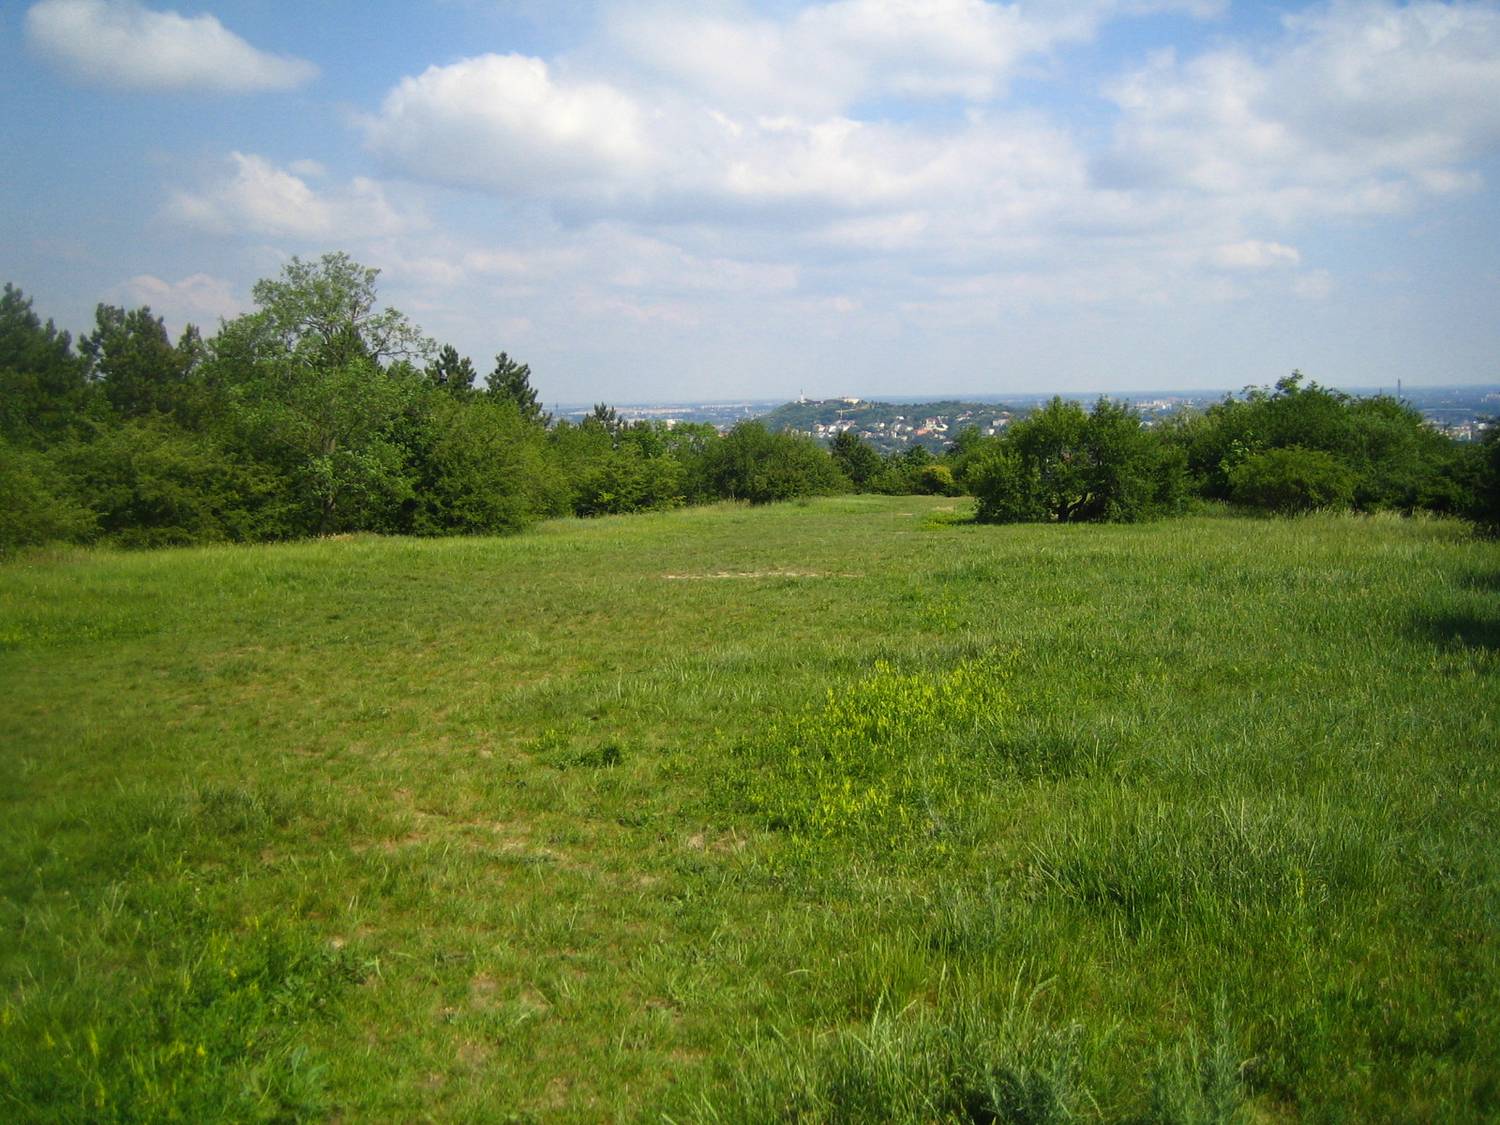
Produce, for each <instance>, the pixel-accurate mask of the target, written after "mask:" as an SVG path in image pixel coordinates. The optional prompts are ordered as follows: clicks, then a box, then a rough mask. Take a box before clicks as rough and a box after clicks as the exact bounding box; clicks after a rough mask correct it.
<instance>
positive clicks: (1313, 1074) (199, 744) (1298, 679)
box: [0, 496, 1500, 1122]
mask: <svg viewBox="0 0 1500 1125" xmlns="http://www.w3.org/2000/svg"><path fill="white" fill-rule="evenodd" d="M967 503H968V502H966V501H962V500H959V501H954V500H945V499H941V498H924V497H870V496H861V497H840V498H830V499H821V500H815V501H811V502H804V503H796V504H782V505H773V506H768V507H763V508H749V507H745V506H737V505H719V506H711V507H703V508H692V509H686V510H681V511H675V512H668V513H659V514H647V515H633V516H624V517H606V518H601V519H595V520H587V521H581V520H561V521H552V522H548V523H545V524H543V525H541V526H540V527H539V528H538V529H536V530H534V531H532V532H529V533H526V534H522V535H519V536H514V537H510V538H499V539H497V538H483V539H481V538H468V539H465V538H450V539H434V540H418V539H401V538H379V537H374V536H369V537H364V536H360V537H354V538H346V539H332V540H322V541H315V542H302V543H292V544H285V545H270V546H254V547H245V546H233V547H203V548H191V549H177V550H163V551H151V552H139V553H128V552H121V551H115V550H87V549H82V548H78V549H72V548H70V549H64V550H56V551H41V552H34V553H31V554H28V555H24V556H22V557H20V558H18V559H16V560H13V561H11V562H8V563H5V564H3V565H0V685H3V695H4V700H5V703H4V706H3V707H0V802H3V811H0V815H3V820H0V935H3V938H0V1117H4V1118H5V1119H6V1120H15V1121H45V1120H122V1121H123V1120H164V1119H169V1118H171V1117H174V1116H175V1117H177V1118H180V1119H183V1120H195V1121H207V1120H292V1119H310V1120H322V1119H329V1120H338V1121H343V1122H353V1121H389V1120H424V1119H433V1120H454V1121H459V1120H495V1121H507V1120H516V1121H532V1120H535V1121H601V1120H627V1121H633V1120H647V1121H659V1120H670V1121H676V1122H688V1121H744V1122H753V1121H763V1120H774V1119H785V1120H809V1121H819V1120H829V1121H832V1120H870V1121H881V1120H908V1121H939V1120H963V1121H967V1120H981V1121H983V1120H1001V1121H1016V1122H1033V1121H1036V1122H1040V1121H1061V1120H1075V1119H1077V1120H1085V1121H1090V1120H1105V1121H1142V1122H1144V1121H1159V1122H1169V1121H1180V1122H1196V1121H1220V1120H1246V1121H1374V1120H1408V1121H1437V1120H1475V1119H1485V1118H1494V1117H1497V1116H1500V871H1497V857H1500V843H1497V838H1496V828H1495V826H1496V825H1497V824H1500V792H1497V788H1496V779H1497V766H1496V750H1497V748H1500V737H1497V735H1500V711H1497V700H1500V692H1497V687H1500V546H1497V545H1496V544H1495V543H1494V542H1486V541H1484V540H1481V539H1478V538H1476V537H1474V536H1473V535H1472V533H1471V532H1470V531H1469V530H1468V529H1467V528H1466V527H1465V525H1463V524H1460V523H1458V522H1455V521H1448V520H1439V519H1401V518H1398V517H1393V516H1392V517H1387V516H1380V517H1360V516H1349V515H1327V516H1323V515H1317V516H1310V517H1305V518H1298V519H1291V520H1269V519H1250V518H1240V517H1236V516H1232V515H1229V514H1225V513H1221V512H1209V513H1208V514H1201V515H1196V516H1191V517H1186V518H1181V519H1174V520H1169V521H1164V522H1158V523H1150V524H1143V525H1138V526H1126V525H1111V526H1055V525H1053V526H1038V525H1018V526H1004V527H993V526H978V525H974V524H972V523H968V522H966V521H965V519H964V515H965V510H966V505H967Z"/></svg>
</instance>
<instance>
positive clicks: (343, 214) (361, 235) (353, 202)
mask: <svg viewBox="0 0 1500 1125" xmlns="http://www.w3.org/2000/svg"><path fill="white" fill-rule="evenodd" d="M228 163H229V165H230V175H228V176H226V177H224V178H221V179H220V180H219V181H218V182H216V183H214V184H212V185H210V186H209V187H207V188H206V189H204V190H201V191H197V192H191V191H179V192H177V193H176V194H175V195H174V196H173V197H172V200H171V202H170V203H169V204H168V207H167V216H168V218H170V219H173V220H175V221H177V222H181V223H183V224H185V225H187V226H191V227H195V228H197V229H199V230H204V231H208V232H210V233H213V234H256V235H262V236H269V237H273V238H291V239H297V240H302V241H308V240H340V239H347V240H356V239H357V240H361V241H362V240H365V239H368V238H375V237H381V236H385V235H392V234H397V233H400V232H401V231H403V230H406V229H409V228H410V227H412V226H414V225H417V224H416V221H415V220H413V219H411V218H409V217H407V216H404V215H402V214H400V213H399V212H398V211H397V210H396V208H395V207H394V206H392V204H391V203H390V202H389V200H388V199H387V198H386V194H385V190H384V188H383V187H382V186H381V185H380V184H378V183H376V182H375V181H374V180H370V179H366V178H365V177H362V176H356V177H354V178H353V179H352V180H350V181H349V183H348V184H347V185H345V186H343V187H335V188H333V189H331V190H329V191H325V192H320V191H318V190H316V189H314V188H312V187H311V186H309V185H308V183H307V181H306V180H304V179H302V178H301V177H300V176H297V175H295V174H294V173H292V172H291V171H288V170H287V169H284V168H278V167H276V166H275V165H274V164H272V163H271V162H270V161H268V160H266V159H265V158H264V157H262V156H256V155H253V154H249V155H247V154H245V153H240V152H235V153H231V154H230V156H229V161H228Z"/></svg>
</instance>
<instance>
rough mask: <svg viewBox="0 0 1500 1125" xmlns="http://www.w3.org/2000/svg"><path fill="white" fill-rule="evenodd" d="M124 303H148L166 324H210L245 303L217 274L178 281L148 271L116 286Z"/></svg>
mask: <svg viewBox="0 0 1500 1125" xmlns="http://www.w3.org/2000/svg"><path fill="white" fill-rule="evenodd" d="M117 294H118V297H117V299H118V300H121V301H122V302H123V303H124V304H126V305H149V306H151V309H152V310H153V311H154V312H155V313H156V314H157V315H158V316H160V317H162V318H163V319H164V320H166V321H167V322H168V323H170V324H172V325H174V326H179V325H186V324H197V325H199V326H202V327H209V326H212V324H213V323H214V322H216V321H217V320H218V319H219V318H220V317H223V318H225V319H229V318H231V317H234V316H238V315H239V314H240V313H241V312H243V311H244V310H245V308H246V303H245V302H244V301H241V300H240V299H239V298H238V297H236V296H235V294H234V286H233V285H232V284H231V283H230V282H228V281H226V280H224V279H223V278H220V277H212V276H210V275H209V274H206V273H195V274H192V275H191V276H189V277H184V278H182V279H181V280H179V281H164V280H162V279H161V278H159V277H155V276H153V275H152V274H149V273H143V274H138V275H137V276H135V277H132V278H131V279H130V280H129V281H127V282H125V283H124V284H123V285H120V286H119V287H118V289H117Z"/></svg>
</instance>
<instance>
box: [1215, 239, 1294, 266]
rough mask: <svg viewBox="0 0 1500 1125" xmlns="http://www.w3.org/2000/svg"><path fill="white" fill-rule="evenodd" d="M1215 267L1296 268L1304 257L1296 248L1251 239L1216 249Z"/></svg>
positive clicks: (1226, 244)
mask: <svg viewBox="0 0 1500 1125" xmlns="http://www.w3.org/2000/svg"><path fill="white" fill-rule="evenodd" d="M1210 258H1211V259H1212V261H1213V263H1214V265H1216V266H1219V267H1220V268H1221V269H1227V270H1263V269H1269V268H1271V267H1272V266H1295V265H1296V264H1297V263H1299V262H1300V261H1302V255H1301V253H1299V252H1298V250H1297V248H1296V247H1295V246H1283V245H1282V244H1281V243H1279V242H1261V241H1259V240H1257V239H1249V240H1247V241H1245V242H1230V243H1225V244H1224V245H1223V246H1219V247H1216V248H1215V249H1214V251H1213V253H1212V254H1211V255H1210Z"/></svg>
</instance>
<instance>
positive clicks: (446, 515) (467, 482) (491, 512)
mask: <svg viewBox="0 0 1500 1125" xmlns="http://www.w3.org/2000/svg"><path fill="white" fill-rule="evenodd" d="M426 443H427V444H426V456H425V458H424V461H423V465H422V468H423V470H424V472H425V479H424V480H423V482H422V484H421V487H419V488H417V489H416V490H415V495H416V501H417V503H418V508H417V511H416V514H415V515H414V517H413V520H412V530H413V531H415V532H417V533H418V534H422V535H442V534H452V533H457V534H461V535H498V534H504V533H508V532H514V531H519V530H520V529H522V528H524V527H526V526H528V525H529V524H531V523H532V522H533V521H534V520H535V519H536V517H537V513H538V512H540V511H543V510H545V508H546V506H547V497H546V496H545V494H544V493H543V485H544V482H545V481H546V480H547V479H548V478H549V476H550V475H551V472H552V468H551V466H550V464H549V463H548V455H547V448H546V445H545V443H544V441H543V439H542V436H541V434H540V433H539V432H538V431H537V429H536V427H534V426H531V425H528V424H527V423H526V422H525V421H524V420H523V419H522V418H521V415H520V412H519V411H517V409H516V407H515V405H514V404H513V403H511V402H510V401H508V400H502V399H490V398H478V399H475V400H473V401H469V402H458V401H455V400H454V399H453V397H452V396H451V394H447V393H444V394H440V395H438V396H436V397H435V398H434V400H433V402H432V403H431V407H430V413H429V414H428V416H427V418H426Z"/></svg>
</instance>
